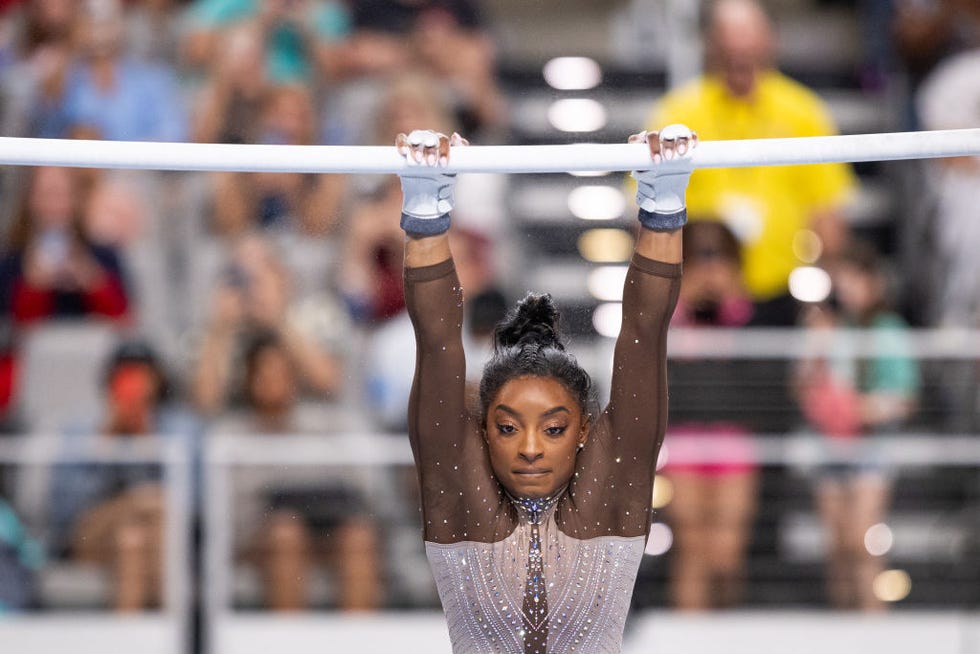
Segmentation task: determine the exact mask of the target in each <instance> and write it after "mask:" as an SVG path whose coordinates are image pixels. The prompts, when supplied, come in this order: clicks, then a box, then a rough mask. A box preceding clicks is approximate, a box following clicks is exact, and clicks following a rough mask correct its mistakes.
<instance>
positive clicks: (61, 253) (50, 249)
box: [38, 229, 71, 268]
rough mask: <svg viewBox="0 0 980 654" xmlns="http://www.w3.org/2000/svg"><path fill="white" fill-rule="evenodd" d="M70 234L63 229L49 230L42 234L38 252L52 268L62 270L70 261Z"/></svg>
mask: <svg viewBox="0 0 980 654" xmlns="http://www.w3.org/2000/svg"><path fill="white" fill-rule="evenodd" d="M70 245H71V244H70V242H69V238H68V233H67V232H66V231H65V230H63V229H49V230H45V232H44V233H42V234H41V239H40V243H39V244H38V250H39V252H40V255H41V257H43V258H44V260H45V261H46V262H47V264H48V265H49V266H50V267H52V268H61V267H62V266H64V265H65V262H66V261H68V250H69V247H70Z"/></svg>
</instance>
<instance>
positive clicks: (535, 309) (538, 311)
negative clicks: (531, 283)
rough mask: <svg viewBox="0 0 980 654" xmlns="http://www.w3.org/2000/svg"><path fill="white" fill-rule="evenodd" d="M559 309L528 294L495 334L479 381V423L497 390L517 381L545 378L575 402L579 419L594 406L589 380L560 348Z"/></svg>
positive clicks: (544, 298) (548, 300) (548, 298)
mask: <svg viewBox="0 0 980 654" xmlns="http://www.w3.org/2000/svg"><path fill="white" fill-rule="evenodd" d="M559 317H560V316H559V314H558V309H557V307H555V303H554V301H553V300H552V299H551V296H550V295H547V294H544V295H538V294H535V293H529V294H528V295H527V297H525V298H524V299H523V300H521V301H520V302H518V303H517V307H516V309H514V310H513V311H512V312H511V313H510V314H509V315H508V316H507V317H506V318H504V320H503V321H502V322H500V323H499V324H498V325H497V328H496V329H495V330H494V351H493V356H492V357H491V358H490V360H489V361H488V362H487V364H486V365H485V366H484V367H483V378H482V379H481V380H480V424H485V423H486V420H487V411H488V410H489V408H490V403H491V402H492V401H493V398H494V397H496V395H497V393H498V392H499V391H500V389H501V387H503V385H504V384H506V383H507V382H508V381H510V380H511V379H516V378H518V377H549V378H552V379H556V380H557V381H559V382H561V384H562V385H563V386H565V388H567V389H568V391H569V392H570V393H571V394H572V396H573V397H575V398H576V399H577V400H578V403H579V407H580V408H581V409H582V413H583V414H584V415H595V414H596V412H597V407H598V400H597V399H596V393H595V388H594V386H593V385H592V378H591V377H589V373H587V372H586V371H585V370H584V369H583V368H582V367H581V366H580V365H579V364H578V361H576V360H575V357H573V356H572V355H571V354H569V353H568V352H567V351H566V350H565V344H564V342H563V340H562V337H561V333H560V332H559V330H558V322H559Z"/></svg>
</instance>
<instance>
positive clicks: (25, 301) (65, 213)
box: [0, 168, 129, 324]
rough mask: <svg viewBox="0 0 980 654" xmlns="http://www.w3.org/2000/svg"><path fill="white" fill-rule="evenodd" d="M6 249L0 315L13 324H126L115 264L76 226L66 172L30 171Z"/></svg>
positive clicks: (108, 251)
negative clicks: (98, 319) (88, 320)
mask: <svg viewBox="0 0 980 654" xmlns="http://www.w3.org/2000/svg"><path fill="white" fill-rule="evenodd" d="M25 189H26V190H25V193H24V198H23V202H22V205H21V207H20V209H19V211H18V213H17V215H16V217H15V219H14V224H13V228H12V231H11V234H10V238H9V241H8V243H9V247H8V250H7V252H6V253H5V255H4V257H3V259H2V260H0V311H2V315H5V316H10V317H12V319H13V320H14V322H15V323H17V324H26V323H31V322H35V321H39V320H43V319H48V318H72V317H75V318H77V317H82V316H102V317H106V318H112V319H117V320H120V319H124V318H126V316H127V311H128V306H129V300H128V298H127V294H126V287H125V283H124V278H123V274H122V270H121V266H120V263H119V256H118V254H117V253H116V251H115V250H114V249H112V248H111V247H106V246H104V245H97V244H94V243H93V242H92V241H91V239H90V238H89V236H88V234H86V233H85V230H84V228H83V226H82V203H81V198H80V197H79V195H80V194H79V190H78V187H77V178H76V176H75V175H74V174H73V173H72V171H71V170H69V169H66V168H36V169H31V170H29V171H28V179H27V180H26V185H25Z"/></svg>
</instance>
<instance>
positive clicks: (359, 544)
mask: <svg viewBox="0 0 980 654" xmlns="http://www.w3.org/2000/svg"><path fill="white" fill-rule="evenodd" d="M244 368H245V375H244V377H245V379H244V397H245V402H244V407H243V410H242V411H239V412H237V413H234V414H232V415H230V416H228V417H226V418H225V419H224V420H222V421H220V422H219V423H218V425H217V426H216V427H215V432H216V433H224V434H229V435H238V436H241V435H245V434H263V435H283V434H323V432H324V431H326V430H330V429H339V428H341V426H340V425H338V424H337V423H336V421H335V420H333V419H332V418H331V417H330V416H329V415H325V414H324V412H323V411H322V410H321V407H318V406H316V405H303V404H302V403H300V402H299V393H298V392H297V389H298V387H299V385H300V384H299V382H300V376H299V370H298V369H297V365H296V360H295V357H294V356H293V354H292V353H291V351H290V346H288V345H287V344H286V343H284V342H282V341H281V340H280V338H279V336H278V335H277V334H275V333H272V332H259V333H256V334H255V335H254V337H253V338H252V339H251V340H250V342H249V343H248V345H247V346H246V349H245V355H244ZM233 487H234V489H235V490H234V494H235V500H234V502H233V506H234V510H235V518H234V523H235V525H236V528H235V540H236V542H238V543H239V547H238V549H239V552H240V553H242V554H244V556H245V558H246V559H252V560H255V561H256V562H257V564H258V565H259V567H260V568H261V570H262V571H263V575H264V579H265V584H264V587H265V595H266V604H267V605H268V606H269V607H270V608H272V609H274V610H280V611H284V610H297V609H302V608H307V607H308V605H309V588H308V581H309V579H310V570H311V568H312V566H313V564H314V562H315V561H316V560H317V559H323V558H324V556H323V553H324V552H332V555H328V556H326V559H327V562H328V563H329V564H330V565H331V567H332V568H333V570H334V574H335V577H336V579H337V582H338V583H337V585H338V592H337V605H338V606H339V607H340V608H341V609H344V610H366V609H374V608H377V607H378V606H379V605H380V602H381V599H382V594H383V593H382V588H381V578H382V575H381V554H380V537H379V535H378V527H377V525H376V524H375V523H374V522H373V521H372V520H371V519H370V518H369V517H367V515H366V512H367V509H366V506H365V492H366V491H365V490H364V489H363V488H361V487H359V486H358V485H357V481H356V478H344V477H343V476H341V475H340V474H339V473H338V474H337V475H330V476H328V475H325V473H324V470H323V469H322V468H317V467H311V466H306V465H301V466H285V467H284V466H266V467H249V468H248V469H245V470H241V471H239V474H237V475H236V476H235V478H234V481H233Z"/></svg>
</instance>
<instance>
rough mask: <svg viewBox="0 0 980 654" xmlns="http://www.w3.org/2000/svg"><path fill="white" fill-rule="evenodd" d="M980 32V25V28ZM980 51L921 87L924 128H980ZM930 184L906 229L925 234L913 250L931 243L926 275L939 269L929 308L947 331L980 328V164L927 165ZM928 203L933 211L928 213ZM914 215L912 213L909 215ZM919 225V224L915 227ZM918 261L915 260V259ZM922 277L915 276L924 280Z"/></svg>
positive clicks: (961, 160)
mask: <svg viewBox="0 0 980 654" xmlns="http://www.w3.org/2000/svg"><path fill="white" fill-rule="evenodd" d="M977 27H978V30H980V21H978V23H977ZM978 70H980V47H977V48H974V49H972V50H967V51H964V52H961V53H960V54H957V55H954V56H951V57H949V58H948V59H946V60H945V61H943V62H942V63H940V64H939V65H937V66H936V68H935V69H934V70H933V72H932V74H931V75H929V77H928V78H927V79H926V80H925V81H924V82H923V83H922V85H921V87H920V89H919V93H918V95H917V96H916V105H917V107H918V114H919V118H920V120H921V123H922V127H923V128H924V129H936V130H946V129H964V128H971V127H976V126H977V125H980V75H978V74H977V71H978ZM922 165H923V167H924V169H925V174H926V175H928V176H929V183H928V184H924V185H922V188H924V189H928V190H927V191H926V192H924V193H923V192H920V193H919V194H918V195H919V196H920V197H909V203H910V204H913V203H914V204H913V206H916V205H918V207H917V208H920V212H918V213H917V214H914V215H910V216H909V220H908V223H907V225H906V228H907V229H909V230H910V231H911V230H914V231H920V232H921V233H922V235H923V237H924V238H921V239H916V241H915V243H914V245H913V248H912V249H913V250H917V251H918V252H922V244H923V242H924V243H928V244H930V245H931V248H930V249H929V250H927V252H928V256H927V258H926V261H927V262H929V263H928V264H927V265H926V266H924V268H925V269H926V270H929V269H930V268H931V269H938V274H937V275H935V276H936V277H937V279H936V281H935V282H934V283H933V284H932V287H931V288H929V289H928V290H927V295H926V297H924V298H923V300H924V301H925V302H923V303H924V304H927V305H932V307H933V311H932V312H931V313H932V315H931V316H929V317H930V318H931V320H932V321H934V322H936V323H939V324H942V325H948V326H968V327H972V326H976V325H980V260H978V257H977V256H976V252H977V248H978V247H980V223H978V221H977V206H978V204H977V203H978V202H980V159H978V158H977V157H952V158H948V159H937V160H935V161H929V162H922ZM923 199H925V200H926V201H927V202H929V203H932V204H933V205H934V207H935V211H934V212H929V211H926V210H922V209H924V208H923V207H922V206H921V205H923V204H924V203H923ZM910 213H911V212H910ZM916 223H920V224H919V225H916ZM913 256H915V255H913ZM920 275H921V273H919V274H916V275H913V276H912V277H913V280H912V281H916V280H914V277H919V276H920Z"/></svg>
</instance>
